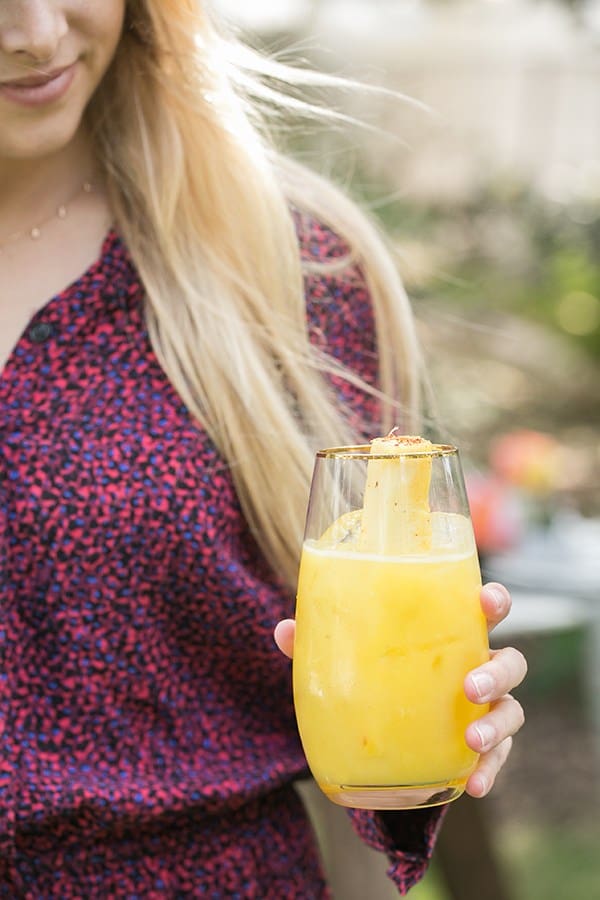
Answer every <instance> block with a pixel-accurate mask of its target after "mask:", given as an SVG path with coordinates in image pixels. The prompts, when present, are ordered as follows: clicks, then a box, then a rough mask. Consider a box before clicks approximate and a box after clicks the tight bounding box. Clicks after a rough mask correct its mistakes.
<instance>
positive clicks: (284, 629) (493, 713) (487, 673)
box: [274, 583, 527, 797]
mask: <svg viewBox="0 0 600 900" xmlns="http://www.w3.org/2000/svg"><path fill="white" fill-rule="evenodd" d="M510 606H511V599H510V594H509V593H508V591H507V590H506V588H505V587H503V586H502V585H501V584H496V583H491V584H487V585H485V586H484V587H483V588H482V590H481V607H482V609H483V612H484V615H485V617H486V619H487V623H488V629H489V631H491V630H492V629H493V628H494V626H495V625H497V624H498V623H499V622H501V621H502V620H503V619H505V618H506V616H507V615H508V613H509V612H510ZM295 629H296V626H295V623H294V621H293V619H284V620H283V621H282V622H279V624H278V625H277V627H276V628H275V634H274V636H275V642H276V644H277V646H278V647H279V649H280V650H281V652H282V653H284V654H285V655H286V656H289V657H290V658H291V657H292V656H293V653H294V635H295ZM526 674H527V663H526V661H525V658H524V656H523V654H522V653H521V652H520V651H519V650H515V649H514V647H504V648H503V649H502V650H492V651H491V653H490V661H489V662H487V663H485V664H484V665H482V666H479V667H478V668H477V669H473V670H472V671H471V672H469V673H468V674H467V676H466V678H465V682H464V689H465V694H466V695H467V697H468V699H469V700H470V701H471V702H472V703H489V704H490V711H489V713H487V714H486V715H484V716H482V717H481V718H480V719H477V721H476V722H473V723H472V724H471V725H469V727H468V728H467V730H466V733H465V740H466V742H467V744H468V745H469V747H470V748H471V749H472V750H475V751H476V752H477V753H480V754H481V756H480V759H479V764H478V766H477V768H476V769H475V771H474V772H473V774H472V775H471V777H470V778H469V780H468V782H467V786H466V791H467V793H468V794H470V795H471V796H472V797H484V796H485V795H486V794H487V793H488V792H489V791H490V790H491V788H492V787H493V784H494V781H495V780H496V776H497V775H498V772H499V771H500V769H501V768H502V766H503V765H504V763H505V762H506V759H507V757H508V754H509V753H510V748H511V746H512V739H513V735H515V734H516V733H517V731H518V730H519V729H520V728H521V726H522V725H523V721H524V714H523V709H522V707H521V704H520V703H519V702H518V700H515V698H514V697H512V696H511V695H510V693H509V692H510V691H511V690H513V688H515V687H517V686H518V685H519V684H520V683H521V682H522V681H523V679H524V678H525V675H526Z"/></svg>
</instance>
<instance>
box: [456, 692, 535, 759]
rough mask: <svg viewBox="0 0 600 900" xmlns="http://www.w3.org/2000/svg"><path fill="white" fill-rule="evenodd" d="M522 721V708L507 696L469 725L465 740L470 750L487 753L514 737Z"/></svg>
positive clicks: (516, 701)
mask: <svg viewBox="0 0 600 900" xmlns="http://www.w3.org/2000/svg"><path fill="white" fill-rule="evenodd" d="M524 721H525V715H524V713H523V707H522V706H521V704H520V703H519V701H518V700H515V698H514V697H511V695H510V694H507V695H506V696H505V697H502V699H501V700H498V702H497V703H494V705H493V706H492V708H491V709H490V711H489V713H487V714H486V715H485V716H482V717H481V719H477V721H476V722H472V723H471V724H470V725H469V727H468V728H467V730H466V732H465V739H466V742H467V744H468V745H469V747H470V748H471V750H475V751H476V752H477V753H487V752H489V751H491V750H493V749H494V748H495V747H497V746H498V745H499V744H502V743H503V742H504V741H505V740H506V738H508V737H512V736H513V735H515V734H516V733H517V731H518V730H519V729H520V728H521V727H522V725H523V722H524Z"/></svg>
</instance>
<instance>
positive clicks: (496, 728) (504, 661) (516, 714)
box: [465, 583, 527, 797]
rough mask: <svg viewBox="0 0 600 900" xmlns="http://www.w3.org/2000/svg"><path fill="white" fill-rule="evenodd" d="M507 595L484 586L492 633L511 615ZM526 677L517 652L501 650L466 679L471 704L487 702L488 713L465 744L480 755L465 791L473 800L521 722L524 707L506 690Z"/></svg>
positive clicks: (502, 760) (498, 765)
mask: <svg viewBox="0 0 600 900" xmlns="http://www.w3.org/2000/svg"><path fill="white" fill-rule="evenodd" d="M510 606H511V599H510V594H509V593H508V591H507V590H506V588H505V587H503V586H502V585H501V584H493V583H492V584H486V585H485V586H484V587H483V588H482V590H481V608H482V609H483V612H484V614H485V617H486V619H487V623H488V630H489V631H491V630H492V629H493V628H494V626H495V625H497V624H498V623H499V622H501V621H502V620H503V619H505V618H506V616H507V615H508V613H509V612H510ZM526 674H527V662H526V661H525V657H524V656H523V654H522V653H521V652H520V651H519V650H515V649H514V648H513V647H504V648H503V649H502V650H492V651H491V652H490V661H489V662H487V663H484V665H482V666H479V668H477V669H473V671H472V672H469V674H468V675H467V677H466V678H465V694H466V695H467V697H468V698H469V700H471V701H472V702H473V703H489V704H490V711H489V713H487V714H486V715H485V716H483V717H482V718H481V719H477V720H476V721H475V722H472V723H471V725H469V727H468V728H467V731H466V735H465V737H466V741H467V744H468V745H469V747H471V749H472V750H476V751H477V753H480V754H481V756H480V758H479V764H478V766H477V768H476V769H475V771H474V772H473V774H472V775H471V777H470V778H469V780H468V781H467V786H466V791H467V794H470V795H471V796H472V797H485V795H486V794H487V793H488V791H490V790H491V788H492V786H493V784H494V781H495V780H496V775H497V774H498V772H499V771H500V769H501V768H502V766H503V765H504V763H505V762H506V759H507V757H508V754H509V753H510V748H511V746H512V739H513V735H514V734H516V733H517V731H518V730H519V728H520V727H521V725H522V724H523V721H524V715H523V708H522V706H521V704H520V703H519V701H518V700H515V698H514V697H511V695H510V693H509V691H512V689H513V688H516V687H517V685H519V684H521V682H522V681H523V679H524V678H525V675H526Z"/></svg>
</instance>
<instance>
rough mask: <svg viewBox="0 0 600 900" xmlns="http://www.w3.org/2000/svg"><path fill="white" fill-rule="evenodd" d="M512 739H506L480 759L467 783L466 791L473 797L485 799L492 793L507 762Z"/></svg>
mask: <svg viewBox="0 0 600 900" xmlns="http://www.w3.org/2000/svg"><path fill="white" fill-rule="evenodd" d="M511 747H512V738H511V737H507V738H505V739H504V740H503V741H502V743H501V744H498V746H497V747H494V749H493V750H490V751H489V752H488V753H484V754H483V756H481V757H480V759H479V764H478V766H477V768H476V769H475V771H474V772H473V774H472V775H471V776H470V778H469V780H468V781H467V784H466V787H465V790H466V792H467V794H470V795H471V797H485V795H486V794H487V793H489V791H491V789H492V787H493V786H494V782H495V780H496V776H497V775H498V772H499V771H500V769H501V768H502V766H503V765H504V763H505V762H506V760H507V758H508V754H509V753H510V749H511Z"/></svg>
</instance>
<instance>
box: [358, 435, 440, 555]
mask: <svg viewBox="0 0 600 900" xmlns="http://www.w3.org/2000/svg"><path fill="white" fill-rule="evenodd" d="M433 446H434V445H433V444H432V443H431V441H428V440H425V438H421V437H416V436H414V435H398V434H396V433H395V430H394V431H392V432H390V434H389V435H388V436H387V437H382V438H375V440H373V441H371V451H370V452H371V455H372V456H374V457H385V456H389V457H390V459H371V460H369V462H368V463H367V483H366V487H365V493H364V498H363V511H362V528H361V534H360V540H359V547H360V549H361V550H362V551H363V552H365V553H376V554H382V555H386V556H396V555H399V556H403V555H412V554H422V553H427V552H428V551H429V550H430V549H431V513H430V509H429V484H430V481H431V456H430V455H428V454H427V453H426V452H424V451H427V450H431V449H432V448H433ZM420 452H424V455H423V458H422V459H421V458H419V457H418V456H414V455H413V454H418V453H420Z"/></svg>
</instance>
